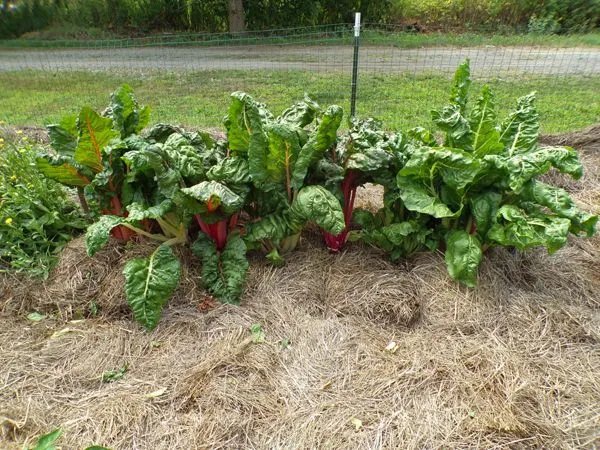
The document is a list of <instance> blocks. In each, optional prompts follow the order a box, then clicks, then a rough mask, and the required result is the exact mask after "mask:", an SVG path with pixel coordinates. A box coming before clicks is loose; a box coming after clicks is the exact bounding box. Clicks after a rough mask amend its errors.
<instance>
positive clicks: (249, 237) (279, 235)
mask: <svg viewBox="0 0 600 450" xmlns="http://www.w3.org/2000/svg"><path fill="white" fill-rule="evenodd" d="M305 222H306V220H305V219H304V217H298V216H297V215H296V214H291V213H290V211H289V210H285V211H282V212H277V213H273V214H269V215H267V216H265V217H263V218H262V219H260V220H259V221H257V222H253V223H250V224H248V226H247V229H246V235H245V236H244V239H245V240H246V241H247V242H249V243H256V242H263V241H269V242H273V243H275V244H277V243H279V242H280V241H281V240H282V239H284V238H286V237H287V236H291V235H293V234H296V233H298V232H299V231H300V230H301V229H302V226H303V225H304V223H305Z"/></svg>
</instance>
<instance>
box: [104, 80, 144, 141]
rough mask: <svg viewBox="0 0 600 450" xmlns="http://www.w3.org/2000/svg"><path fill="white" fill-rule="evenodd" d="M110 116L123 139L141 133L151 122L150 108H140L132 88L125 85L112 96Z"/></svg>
mask: <svg viewBox="0 0 600 450" xmlns="http://www.w3.org/2000/svg"><path fill="white" fill-rule="evenodd" d="M110 99H111V103H110V106H109V111H110V116H111V118H112V119H113V122H114V125H115V128H116V129H117V130H119V131H120V133H121V137H122V138H125V137H127V136H129V135H132V134H136V133H139V132H141V131H142V130H143V129H144V127H145V126H146V125H148V121H149V120H150V108H149V107H147V106H144V107H142V108H140V107H139V105H138V103H137V100H136V99H135V97H134V95H133V89H132V88H131V86H129V85H127V84H124V85H122V86H121V87H119V89H117V90H116V91H115V92H113V93H112V94H111V96H110Z"/></svg>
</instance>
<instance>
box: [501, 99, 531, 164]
mask: <svg viewBox="0 0 600 450" xmlns="http://www.w3.org/2000/svg"><path fill="white" fill-rule="evenodd" d="M534 102H535V92H532V93H531V94H529V95H526V96H524V97H521V98H519V99H518V100H517V109H516V110H515V111H514V112H512V113H511V114H510V115H509V116H508V117H507V118H506V119H505V120H504V122H502V125H501V126H500V141H501V142H502V143H503V144H504V146H505V148H506V149H507V153H508V155H509V156H512V155H514V154H515V153H523V152H528V151H531V150H534V149H535V148H536V146H537V141H538V134H539V130H540V116H539V114H538V112H537V109H536V108H535V105H534Z"/></svg>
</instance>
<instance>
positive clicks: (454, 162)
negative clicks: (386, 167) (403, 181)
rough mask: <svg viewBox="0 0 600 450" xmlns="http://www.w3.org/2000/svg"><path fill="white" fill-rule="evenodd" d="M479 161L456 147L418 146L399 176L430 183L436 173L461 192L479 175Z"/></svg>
mask: <svg viewBox="0 0 600 450" xmlns="http://www.w3.org/2000/svg"><path fill="white" fill-rule="evenodd" d="M480 170H481V163H480V162H479V160H477V159H475V158H473V156H472V155H471V154H469V153H467V152H464V151H462V150H459V149H456V148H446V147H436V148H429V147H420V148H418V149H415V150H414V151H413V153H412V155H411V157H410V159H409V160H408V161H407V162H406V164H405V165H404V167H403V168H402V170H400V172H399V173H398V178H400V177H411V178H418V179H421V180H424V181H426V182H427V184H432V183H433V182H434V180H435V177H436V175H437V174H438V173H439V175H440V176H441V177H442V179H443V180H444V182H445V183H446V184H447V185H448V186H449V187H450V188H452V189H454V190H455V191H457V192H463V191H464V190H465V189H466V188H467V187H468V186H469V185H470V184H471V183H473V181H474V180H475V178H476V177H477V176H478V175H479V171H480Z"/></svg>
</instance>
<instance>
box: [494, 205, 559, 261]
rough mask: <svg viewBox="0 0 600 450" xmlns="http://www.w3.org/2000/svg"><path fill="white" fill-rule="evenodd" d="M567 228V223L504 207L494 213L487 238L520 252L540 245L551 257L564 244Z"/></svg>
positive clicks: (557, 218)
mask: <svg viewBox="0 0 600 450" xmlns="http://www.w3.org/2000/svg"><path fill="white" fill-rule="evenodd" d="M570 225H571V221H570V220H569V219H565V218H562V217H553V216H546V215H539V214H535V213H530V214H527V213H525V212H524V211H522V210H521V209H519V208H518V207H517V206H514V205H504V206H502V207H501V208H500V209H499V210H498V213H497V216H496V223H495V224H494V225H492V227H491V228H490V230H489V231H488V234H487V238H488V239H490V240H491V241H494V242H496V243H498V244H500V245H504V246H510V247H516V248H518V249H519V250H521V251H523V250H527V249H528V248H531V247H535V246H538V245H544V246H545V247H546V248H547V249H548V252H549V253H554V252H555V251H556V250H558V249H559V248H561V247H563V246H564V245H565V244H566V242H567V235H568V234H569V227H570Z"/></svg>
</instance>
